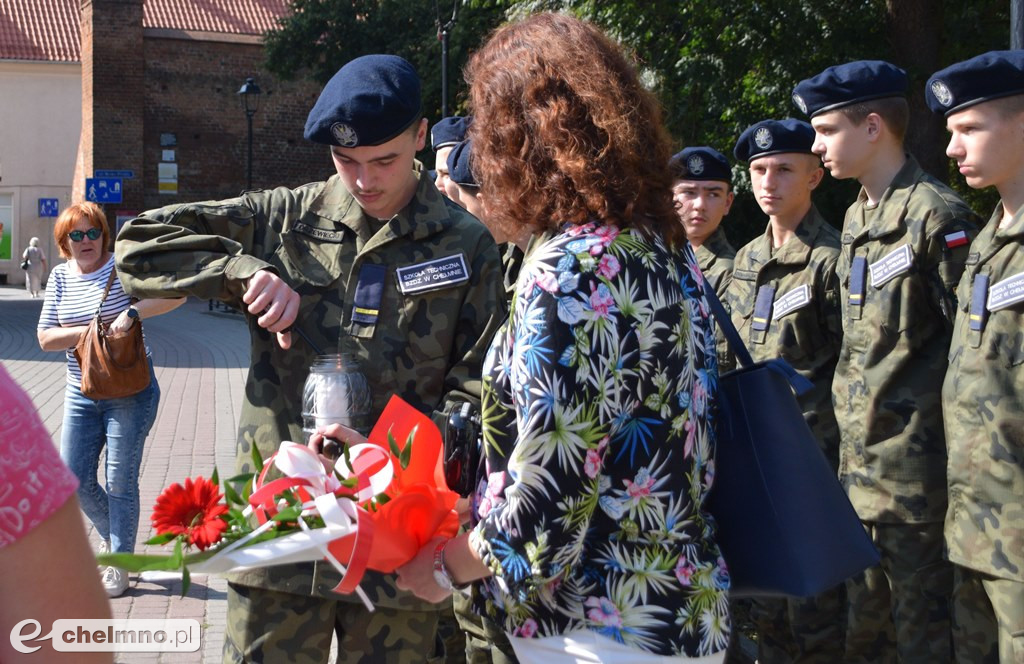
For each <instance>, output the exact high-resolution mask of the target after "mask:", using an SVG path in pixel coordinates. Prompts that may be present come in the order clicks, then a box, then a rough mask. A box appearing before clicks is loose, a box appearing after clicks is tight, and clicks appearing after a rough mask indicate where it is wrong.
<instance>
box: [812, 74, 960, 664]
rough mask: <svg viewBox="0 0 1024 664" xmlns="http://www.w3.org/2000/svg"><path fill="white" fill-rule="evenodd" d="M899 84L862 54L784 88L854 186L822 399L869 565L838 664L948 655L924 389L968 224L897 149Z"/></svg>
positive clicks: (901, 78)
mask: <svg viewBox="0 0 1024 664" xmlns="http://www.w3.org/2000/svg"><path fill="white" fill-rule="evenodd" d="M906 87H907V79H906V74H905V73H904V72H903V71H902V70H901V69H899V68H898V67H896V66H894V65H891V64H889V63H886V62H880V61H877V60H873V61H860V62H851V63H848V64H844V65H840V66H837V67H830V68H829V69H826V70H825V71H824V72H822V73H820V74H818V75H817V76H814V77H812V78H809V79H807V80H805V81H802V82H800V83H799V84H798V85H797V86H796V88H795V90H794V101H795V102H796V103H797V105H798V106H801V108H802V110H806V112H807V114H808V115H809V116H810V118H811V125H812V126H813V127H814V130H815V142H814V147H813V150H814V152H815V154H818V155H819V156H820V157H821V159H822V162H823V164H824V165H825V168H827V169H828V170H829V172H831V174H832V176H833V177H835V178H840V179H848V178H853V179H856V180H857V181H858V182H860V184H861V190H860V193H859V194H858V196H857V200H856V201H855V202H854V203H853V204H852V205H851V206H850V208H849V209H848V210H847V212H846V219H845V221H844V223H843V232H842V236H843V244H842V249H841V254H840V257H839V261H838V263H837V267H836V274H837V276H838V277H839V283H840V287H841V291H840V296H841V300H842V303H843V350H842V352H841V353H840V355H839V362H838V364H837V365H836V372H835V378H834V380H833V383H832V395H833V400H834V404H835V415H836V420H837V422H838V423H839V430H840V434H841V442H840V455H839V456H840V459H841V460H842V462H841V463H840V466H839V477H840V479H841V481H842V483H843V485H844V486H845V487H846V489H847V495H848V496H849V498H850V502H851V503H852V504H853V506H854V508H855V509H856V510H857V513H858V515H859V516H860V518H861V520H862V521H863V523H864V526H865V528H867V530H868V531H869V532H870V534H871V537H872V539H873V541H874V542H875V544H876V546H877V547H878V549H879V551H880V553H881V555H882V562H881V565H879V566H877V567H873V568H871V569H868V570H866V571H865V573H864V575H863V576H862V577H861V576H858V577H856V578H855V579H852V580H850V581H849V582H848V583H847V591H848V596H849V601H850V621H849V623H848V630H847V640H846V660H847V661H868V662H876V661H893V660H897V659H898V660H899V661H901V662H948V661H949V660H950V657H951V645H950V637H949V634H950V618H949V610H948V607H949V598H950V595H951V593H952V584H953V573H952V566H951V565H950V563H949V562H948V561H947V560H945V559H944V558H943V551H942V549H943V536H942V521H943V518H944V517H945V512H946V440H945V436H944V434H943V429H942V405H941V399H940V395H939V394H938V392H937V390H936V389H935V388H936V386H937V385H939V384H941V383H942V379H943V377H944V376H945V373H946V364H947V359H946V353H947V350H948V346H949V341H950V333H951V330H952V323H953V316H954V312H955V310H956V299H955V295H954V290H955V288H956V284H957V282H958V281H959V280H960V275H961V274H962V272H963V268H964V262H965V261H966V260H967V253H968V244H967V242H969V240H970V239H971V238H973V236H974V234H975V228H976V227H975V221H976V217H975V215H974V213H973V212H971V210H970V208H968V207H967V205H966V204H964V202H963V201H962V200H961V199H960V198H959V197H958V196H957V195H956V194H955V193H954V192H953V191H952V190H951V189H950V188H949V187H947V186H946V185H944V184H943V183H942V182H940V181H939V180H937V179H936V178H934V177H932V176H930V175H928V174H927V173H925V172H924V171H923V170H922V169H921V167H920V166H919V165H918V163H917V160H916V159H914V157H912V156H911V155H909V154H907V152H906V151H905V150H904V148H903V138H904V136H905V134H906V131H907V124H908V118H909V108H908V105H907V100H906V99H905V97H904V94H905V91H906ZM908 403H912V404H913V408H912V409H907V408H906V407H905V406H906V404H908ZM909 459H913V462H911V463H908V460H909ZM925 571H926V573H925Z"/></svg>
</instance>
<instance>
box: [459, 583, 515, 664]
mask: <svg viewBox="0 0 1024 664" xmlns="http://www.w3.org/2000/svg"><path fill="white" fill-rule="evenodd" d="M472 592H473V589H472V587H471V588H470V590H469V592H465V593H464V592H459V591H456V592H455V593H453V594H452V601H453V603H454V606H455V617H456V618H457V619H458V621H459V626H460V627H461V628H462V630H463V632H464V633H465V634H466V641H465V653H466V659H465V661H466V664H518V662H519V660H518V659H517V658H516V654H515V652H514V651H513V650H512V644H511V643H510V642H509V640H508V635H507V634H505V630H504V629H502V628H501V626H500V625H498V624H497V623H495V622H494V621H493V620H490V619H489V618H484V617H483V616H481V615H479V614H478V613H477V612H476V611H474V610H473V596H472ZM449 661H450V660H449Z"/></svg>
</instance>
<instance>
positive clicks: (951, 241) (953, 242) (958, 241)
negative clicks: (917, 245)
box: [943, 231, 970, 249]
mask: <svg viewBox="0 0 1024 664" xmlns="http://www.w3.org/2000/svg"><path fill="white" fill-rule="evenodd" d="M943 239H945V240H946V248H947V249H952V248H953V247H959V246H960V245H963V244H967V243H968V242H970V240H968V239H967V233H965V232H964V231H957V232H956V233H947V234H946V235H945V236H943Z"/></svg>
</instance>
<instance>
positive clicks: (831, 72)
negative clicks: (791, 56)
mask: <svg viewBox="0 0 1024 664" xmlns="http://www.w3.org/2000/svg"><path fill="white" fill-rule="evenodd" d="M906 93H907V72H905V71H903V70H902V69H900V68H899V67H897V66H896V65H892V64H889V63H888V62H884V61H882V60H857V61H856V62H848V63H846V64H845V65H836V66H834V67H829V68H828V69H826V70H825V71H823V72H821V73H820V74H818V75H817V76H814V77H813V78H808V79H805V80H803V81H800V82H799V83H797V85H796V87H795V88H794V89H793V102H794V103H795V104H796V105H797V108H799V109H800V110H801V112H803V113H805V114H807V115H809V116H810V117H812V118H813V117H814V116H816V115H818V114H819V113H825V112H827V111H833V110H835V109H837V108H842V107H843V106H849V105H850V104H857V103H860V102H863V101H871V100H872V99H882V98H884V97H902V96H904V95H906Z"/></svg>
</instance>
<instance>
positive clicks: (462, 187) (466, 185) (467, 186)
mask: <svg viewBox="0 0 1024 664" xmlns="http://www.w3.org/2000/svg"><path fill="white" fill-rule="evenodd" d="M472 151H473V142H472V141H462V142H461V143H458V144H457V145H455V147H453V148H452V149H451V152H449V153H448V163H447V164H446V166H447V169H448V178H447V180H446V181H445V185H444V186H445V194H447V196H448V198H450V199H451V200H452V201H454V202H455V203H458V204H459V205H461V206H462V207H464V208H466V210H468V211H469V213H470V214H472V215H473V216H474V217H476V218H477V219H480V220H481V221H483V210H482V206H483V203H482V202H481V201H482V199H481V197H480V185H479V184H478V183H477V181H476V178H475V177H473V171H472V169H471V168H470V158H471V156H472ZM492 234H493V231H492ZM497 242H498V243H499V244H500V243H502V242H504V240H497Z"/></svg>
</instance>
